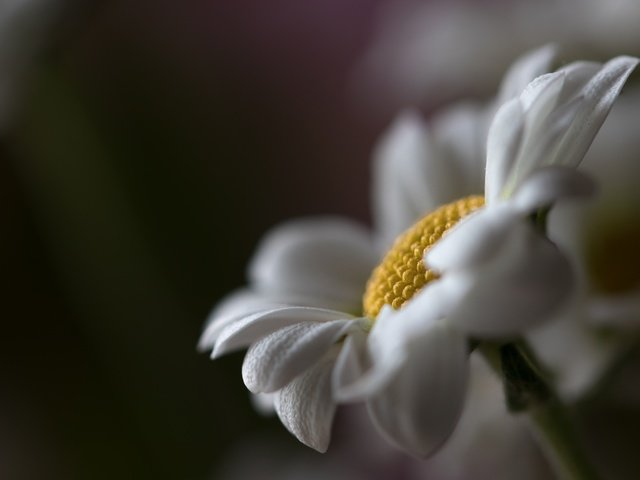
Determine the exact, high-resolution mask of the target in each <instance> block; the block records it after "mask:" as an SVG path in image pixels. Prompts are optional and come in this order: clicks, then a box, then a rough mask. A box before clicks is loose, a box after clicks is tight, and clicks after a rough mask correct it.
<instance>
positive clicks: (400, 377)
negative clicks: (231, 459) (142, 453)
mask: <svg viewBox="0 0 640 480" xmlns="http://www.w3.org/2000/svg"><path fill="white" fill-rule="evenodd" d="M527 58H528V60H527V61H524V62H519V63H518V68H517V69H516V71H515V72H511V75H510V76H509V78H510V79H511V81H512V82H513V84H516V83H518V82H521V83H524V84H526V83H527V81H528V80H530V79H531V77H530V78H526V72H529V73H533V74H535V75H537V74H539V73H540V72H539V71H538V70H539V68H540V65H542V64H546V63H548V58H547V55H546V54H545V55H540V54H534V55H531V56H528V57H527ZM635 63H636V62H635V60H633V59H630V58H626V57H619V58H617V59H614V60H612V61H611V62H609V63H607V64H605V65H604V66H602V65H600V64H595V63H586V62H578V63H575V64H571V65H569V66H567V67H565V68H563V69H561V70H559V71H558V72H556V73H552V74H547V75H543V76H541V77H538V78H536V79H535V80H534V81H533V82H531V83H530V84H529V85H528V86H527V87H526V88H525V89H524V91H523V92H522V93H521V94H520V95H519V96H517V97H515V98H512V99H509V100H508V101H507V102H506V103H504V105H503V106H502V107H501V108H500V109H499V111H498V112H497V113H496V115H495V118H494V119H493V121H492V124H491V127H490V129H489V133H488V137H486V138H487V151H486V170H487V174H486V178H485V181H484V184H485V185H484V193H485V196H484V197H483V196H481V195H478V194H482V191H478V190H475V188H476V187H478V183H476V182H473V181H470V182H469V183H466V182H465V181H463V179H464V178H465V177H464V176H465V175H466V174H467V173H470V174H471V175H473V174H474V173H477V171H478V168H477V167H476V168H469V169H468V170H469V172H467V169H466V168H464V165H462V164H461V165H459V166H460V167H461V168H460V170H459V171H458V172H452V171H451V170H449V166H448V165H446V164H445V163H443V161H442V160H443V158H445V157H443V156H438V157H435V158H431V157H428V158H425V159H424V161H425V162H426V163H427V166H425V170H424V171H423V172H421V173H425V172H428V173H427V176H428V178H429V183H428V184H426V186H425V185H422V188H420V186H419V185H416V187H417V188H418V190H414V193H415V192H418V191H420V190H426V189H428V188H429V187H431V186H432V185H433V186H435V187H440V188H435V187H434V188H435V190H434V193H433V194H432V197H431V198H430V200H429V201H433V202H434V205H436V206H437V205H442V204H446V203H447V202H449V203H448V204H446V205H444V206H440V207H438V208H436V209H435V210H434V211H433V212H431V213H429V214H428V215H427V216H425V217H424V218H423V219H422V220H420V221H419V222H418V223H417V224H416V225H415V226H414V227H412V228H411V229H409V230H408V231H407V232H406V233H404V234H403V235H402V236H401V237H400V238H399V239H398V240H397V242H396V243H395V244H394V246H393V248H392V249H391V251H390V252H389V253H388V254H387V256H386V257H385V258H384V260H383V261H382V263H381V264H380V265H379V266H378V267H377V268H376V269H375V271H374V273H373V274H372V276H371V277H370V279H369V281H368V282H366V278H367V276H368V275H369V271H370V269H371V268H372V265H373V264H374V263H375V261H376V259H377V258H378V256H377V249H376V248H375V245H374V244H373V241H372V240H371V239H370V237H369V236H367V234H366V233H365V232H363V231H361V230H358V229H356V228H354V227H353V226H350V225H348V224H344V223H343V224H341V225H337V224H333V226H331V225H322V224H318V223H309V224H306V225H304V224H303V225H302V227H301V226H300V225H296V224H292V225H289V226H288V227H285V228H284V229H280V230H277V231H276V232H275V233H273V234H272V235H271V236H270V237H268V238H267V240H266V241H265V243H264V244H263V245H262V246H261V248H260V249H259V251H258V255H257V257H256V260H255V261H254V263H253V267H252V269H251V272H252V274H251V279H252V282H251V288H250V290H249V291H247V292H243V293H240V294H238V295H237V296H235V297H232V298H231V299H230V300H229V301H227V302H226V304H223V306H222V307H221V308H220V309H218V310H217V311H215V312H214V313H213V314H212V317H211V319H210V321H209V323H208V325H207V327H206V329H205V332H204V333H203V337H202V340H201V347H202V348H211V347H212V348H213V356H214V357H216V356H218V355H221V354H223V353H226V352H228V351H231V350H235V349H239V348H245V347H247V346H250V348H249V351H248V353H247V355H246V357H245V362H244V365H243V378H244V381H245V384H246V385H247V387H248V388H249V390H251V391H252V392H254V393H272V392H276V396H275V406H276V411H277V412H278V415H279V416H280V418H281V420H282V421H283V423H284V424H285V426H287V428H288V429H289V430H290V431H291V432H292V433H294V434H295V435H296V436H297V437H298V438H299V439H300V440H301V441H302V442H304V443H306V444H307V445H310V446H312V447H314V448H316V449H317V450H321V451H324V450H325V449H326V448H327V445H328V441H329V436H330V428H331V422H332V418H333V413H334V410H335V403H334V399H338V400H339V401H351V400H360V399H362V400H366V402H367V404H368V406H369V410H370V413H371V416H372V417H373V419H374V421H375V423H376V424H377V426H378V427H379V428H380V429H381V430H382V432H383V433H384V434H385V435H386V436H387V437H388V438H389V439H391V441H392V442H393V443H395V444H397V445H399V446H400V447H401V448H403V449H404V450H405V451H408V452H410V453H413V454H415V455H419V456H424V455H427V454H429V453H431V452H432V451H433V450H434V449H436V448H437V447H439V446H440V445H441V444H442V442H443V441H444V440H445V439H446V438H447V437H448V436H449V435H450V434H451V432H452V430H453V429H454V427H455V425H456V422H457V420H458V418H459V416H460V413H461V410H462V404H463V400H464V396H465V390H466V386H467V376H468V368H469V367H468V361H467V357H468V339H469V337H473V338H487V337H488V338H496V337H510V336H514V335H519V334H520V333H522V332H523V331H524V330H526V329H528V328H530V327H531V326H533V325H535V324H537V323H539V322H542V321H544V320H545V319H547V318H548V317H549V316H550V315H552V314H553V313H555V311H556V310H557V309H558V308H559V307H560V306H561V305H562V304H563V303H564V302H565V300H566V299H567V297H568V296H569V294H570V293H571V289H572V277H571V271H570V267H569V264H568V262H567V260H566V259H565V257H564V255H563V254H562V253H561V252H560V251H559V250H558V249H557V248H556V247H555V245H553V244H552V243H551V242H550V241H549V240H547V239H546V237H545V236H544V235H543V234H542V233H541V232H540V231H538V229H536V227H535V225H534V224H533V222H532V220H531V216H532V215H534V214H537V213H539V212H540V211H541V210H546V209H548V208H549V207H551V206H552V205H553V204H554V203H555V202H556V201H557V200H559V199H561V198H564V197H570V196H583V195H586V194H588V193H590V191H591V187H592V185H591V183H590V182H589V181H588V179H586V178H585V177H584V176H583V175H581V174H579V173H578V172H577V171H576V170H575V168H573V167H575V166H576V165H577V164H578V163H579V162H580V160H581V159H582V157H583V155H584V154H585V152H586V150H587V149H588V147H589V144H590V143H591V141H592V139H593V137H594V136H595V134H596V132H597V130H598V128H599V127H600V125H601V124H602V122H603V121H604V119H605V117H606V115H607V113H608V111H609V109H610V107H611V105H612V103H613V101H614V99H615V98H616V96H617V94H618V92H619V90H620V88H621V87H622V85H623V84H624V82H625V80H626V78H627V76H628V75H629V73H630V72H631V70H632V69H633V67H634V66H635ZM513 84H510V82H507V84H506V85H505V86H504V87H503V91H504V92H509V91H512V90H513ZM471 118H475V119H476V120H473V121H481V119H482V116H480V117H471ZM471 118H470V119H467V120H469V121H471ZM483 121H484V120H482V122H483ZM458 122H460V120H458ZM411 123H412V120H405V121H404V122H403V124H404V125H411ZM409 128H415V125H411V126H410V127H409ZM483 128H485V127H484V123H481V125H479V126H478V127H477V128H476V129H474V130H475V131H477V132H482V131H483ZM401 130H402V128H401ZM460 133H461V134H462V131H460ZM398 134H399V135H402V132H399V133H398ZM480 138H482V135H481V136H480ZM460 141H461V143H462V144H464V143H466V142H465V141H464V140H463V139H460ZM445 143H446V142H445ZM480 148H482V147H480ZM458 153H460V152H458ZM483 153H484V148H482V150H481V153H480V154H479V155H478V152H477V151H474V152H473V157H474V158H480V159H482V157H483V156H484V155H483ZM387 158H389V161H392V160H393V158H398V157H397V156H395V157H394V155H389V156H387ZM481 161H482V160H481ZM405 167H406V165H404V164H403V165H398V166H397V169H396V170H397V173H392V174H390V175H389V177H388V182H389V185H388V188H385V187H386V186H385V185H384V181H385V179H384V177H382V178H381V179H380V182H381V183H382V185H380V188H381V192H380V194H381V195H382V198H381V200H380V203H381V204H382V205H384V204H386V202H387V201H388V202H398V201H400V202H402V201H404V200H405V199H411V198H413V199H415V198H417V197H412V196H411V194H409V195H405V196H403V195H399V194H398V187H399V186H400V185H402V183H403V181H404V180H406V179H407V178H412V177H411V175H412V172H411V170H407V169H406V168H405ZM390 168H391V170H393V167H390ZM382 171H384V168H383V169H382ZM396 175H399V177H397V176H396ZM415 175H416V176H417V175H418V173H417V172H416V173H415ZM452 175H453V176H452ZM403 177H404V180H403ZM398 178H400V180H398ZM445 185H452V186H453V187H452V188H454V189H455V190H456V191H455V192H453V191H451V190H449V189H447V188H445ZM461 185H470V186H472V187H471V188H474V190H470V191H464V190H465V188H464V187H462V188H460V187H461ZM478 188H479V189H480V190H481V189H482V182H481V183H480V185H479V187H478ZM458 190H462V192H459V191H458ZM429 192H430V193H431V190H429ZM460 193H462V194H463V195H466V196H465V197H464V198H462V199H459V200H454V201H451V200H452V199H451V196H452V195H453V196H454V197H453V198H456V197H455V196H457V195H460ZM469 195H471V196H469ZM396 205H397V203H396ZM416 206H417V207H418V208H419V207H420V204H416ZM397 211H400V210H396V212H397ZM387 213H388V212H387ZM414 213H415V212H412V214H414ZM421 213H422V214H424V213H425V211H424V210H423V211H422V212H421ZM384 215H385V214H384V213H383V215H382V216H383V217H384ZM466 217H468V218H466ZM463 219H464V220H463ZM459 220H463V221H461V222H460V223H459V224H458V225H455V224H456V223H457V222H458V221H459ZM454 225H455V226H454ZM445 233H446V235H445V236H443V235H444V234H445ZM383 236H384V235H383ZM441 237H442V239H441ZM383 241H384V240H383ZM425 253H426V257H425V260H424V261H423V255H424V254H425ZM425 262H426V265H427V266H428V268H427V266H425ZM430 269H434V270H430ZM436 271H437V273H436ZM365 283H366V284H367V288H366V293H365V295H364V302H363V306H362V307H361V306H360V305H359V298H358V297H359V296H360V294H361V293H362V292H363V291H364V289H365ZM292 305H304V306H292ZM336 306H340V307H341V309H340V310H336V309H335V307H336ZM345 310H346V311H347V312H349V313H342V312H344V311H345ZM361 312H364V315H363V316H362V315H361Z"/></svg>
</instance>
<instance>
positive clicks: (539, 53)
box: [498, 45, 557, 104]
mask: <svg viewBox="0 0 640 480" xmlns="http://www.w3.org/2000/svg"><path fill="white" fill-rule="evenodd" d="M556 53H557V47H556V46H555V45H545V46H544V47H541V48H538V49H536V50H534V51H532V52H528V53H526V54H525V55H523V56H521V57H520V58H518V60H516V61H515V62H514V63H513V64H512V65H511V67H509V70H508V71H507V73H506V74H505V76H504V78H503V80H502V85H501V86H500V93H499V95H498V102H499V104H502V103H504V102H507V101H509V100H511V99H512V98H514V97H516V96H517V95H519V94H520V92H522V90H524V88H525V87H526V86H527V85H528V84H529V83H530V82H531V81H532V80H533V79H534V78H536V77H539V76H541V75H543V74H545V73H547V72H549V70H550V69H551V63H552V62H553V60H554V58H555V56H556Z"/></svg>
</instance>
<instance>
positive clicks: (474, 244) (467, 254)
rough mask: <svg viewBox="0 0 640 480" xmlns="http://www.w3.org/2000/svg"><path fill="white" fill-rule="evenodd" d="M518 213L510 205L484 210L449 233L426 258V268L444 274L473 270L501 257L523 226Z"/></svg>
mask: <svg viewBox="0 0 640 480" xmlns="http://www.w3.org/2000/svg"><path fill="white" fill-rule="evenodd" d="M520 221H521V219H520V216H519V215H518V212H516V211H514V210H513V209H512V208H510V207H509V206H506V205H496V206H493V207H491V208H484V209H481V210H479V211H478V212H476V213H473V214H471V215H469V216H468V217H467V218H465V219H463V220H462V221H461V222H460V223H459V224H458V225H456V226H455V227H454V228H452V229H451V230H450V231H448V232H447V233H445V234H444V235H443V237H442V238H441V239H440V241H439V242H437V243H436V244H435V245H434V246H433V247H432V248H431V249H430V250H429V251H428V252H427V253H426V255H425V260H424V261H425V265H427V266H428V267H429V268H432V269H434V270H437V271H439V272H444V271H447V270H459V269H462V268H470V267H474V266H477V265H479V264H482V263H484V262H487V261H488V260H489V259H491V258H493V257H494V256H496V255H498V254H500V251H501V249H502V247H503V246H504V245H505V244H506V243H507V242H508V241H509V232H510V229H511V228H512V227H513V225H514V224H516V223H517V222H520Z"/></svg>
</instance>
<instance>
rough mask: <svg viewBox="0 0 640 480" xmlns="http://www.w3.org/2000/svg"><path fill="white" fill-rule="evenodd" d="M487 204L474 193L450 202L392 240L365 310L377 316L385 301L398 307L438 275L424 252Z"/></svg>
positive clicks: (375, 274) (370, 286)
mask: <svg viewBox="0 0 640 480" xmlns="http://www.w3.org/2000/svg"><path fill="white" fill-rule="evenodd" d="M483 205H484V197H483V196H481V195H473V196H470V197H465V198H462V199H460V200H456V201H455V202H452V203H448V204H446V205H443V206H441V207H439V208H438V209H436V210H434V211H433V212H431V213H429V214H428V215H427V216H425V217H423V218H422V219H421V220H419V221H418V222H417V223H416V224H415V225H413V226H412V227H411V228H410V229H409V230H407V231H406V232H404V233H403V234H402V235H400V237H398V239H397V240H396V241H395V243H394V244H393V247H391V250H389V252H388V253H387V254H386V256H385V257H384V259H383V260H382V263H381V264H380V265H378V266H377V267H376V269H375V270H374V271H373V273H372V274H371V277H370V278H369V281H368V282H367V289H366V291H365V294H364V298H363V307H364V314H365V315H366V316H367V317H369V318H371V319H375V318H376V316H377V315H378V313H380V310H381V309H382V306H383V305H391V307H393V308H394V309H396V310H397V309H399V308H400V307H401V306H402V305H403V304H404V303H405V302H406V301H407V300H409V299H411V297H413V296H414V295H415V294H416V293H417V292H419V291H420V290H421V289H422V287H424V286H425V285H426V284H427V283H429V282H430V281H431V280H434V279H435V278H438V276H437V275H436V274H435V273H434V272H433V271H432V270H429V269H428V268H426V267H425V265H424V262H423V260H422V259H423V257H424V255H425V253H426V252H427V251H428V250H429V249H430V248H431V247H432V246H433V245H434V244H435V243H436V242H437V241H438V240H440V238H441V237H442V235H444V233H445V232H446V231H447V230H449V229H450V228H451V227H453V226H454V225H455V224H456V223H458V222H459V221H460V220H461V219H462V218H464V217H466V216H467V215H469V214H470V213H471V212H473V211H474V210H477V209H478V208H480V207H482V206H483Z"/></svg>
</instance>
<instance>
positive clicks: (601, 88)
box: [553, 56, 638, 167]
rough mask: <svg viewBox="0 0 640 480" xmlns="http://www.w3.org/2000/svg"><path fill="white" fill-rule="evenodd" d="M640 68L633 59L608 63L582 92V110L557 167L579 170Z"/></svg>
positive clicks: (567, 137) (556, 160) (624, 58)
mask: <svg viewBox="0 0 640 480" xmlns="http://www.w3.org/2000/svg"><path fill="white" fill-rule="evenodd" d="M637 64H638V59H636V58H632V57H624V56H622V57H616V58H614V59H613V60H610V61H609V62H607V63H606V64H605V65H604V66H603V67H602V69H601V70H600V71H599V72H598V74H597V75H595V76H594V77H593V78H592V79H591V81H589V83H587V84H586V85H585V86H584V88H583V89H582V90H581V95H582V96H583V97H584V100H583V102H582V108H581V109H580V111H579V113H578V114H577V116H576V118H575V120H574V122H573V124H572V125H571V128H569V130H568V131H567V133H566V135H565V138H564V140H563V143H562V145H561V146H560V149H559V151H558V153H557V155H556V157H555V160H554V162H553V163H557V164H561V165H568V166H574V167H575V166H577V165H578V164H579V163H580V162H581V161H582V158H583V157H584V155H585V153H586V152H587V150H588V149H589V146H590V145H591V142H592V141H593V138H594V137H595V135H596V133H598V130H599V129H600V126H601V125H602V123H603V122H604V120H605V119H606V118H607V115H608V114H609V111H610V110H611V107H612V105H613V102H614V101H615V99H616V98H617V97H618V95H619V93H620V91H621V90H622V87H623V85H624V83H625V82H626V80H627V78H628V77H629V75H630V74H631V72H632V71H633V69H634V68H635V67H636V65H637Z"/></svg>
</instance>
